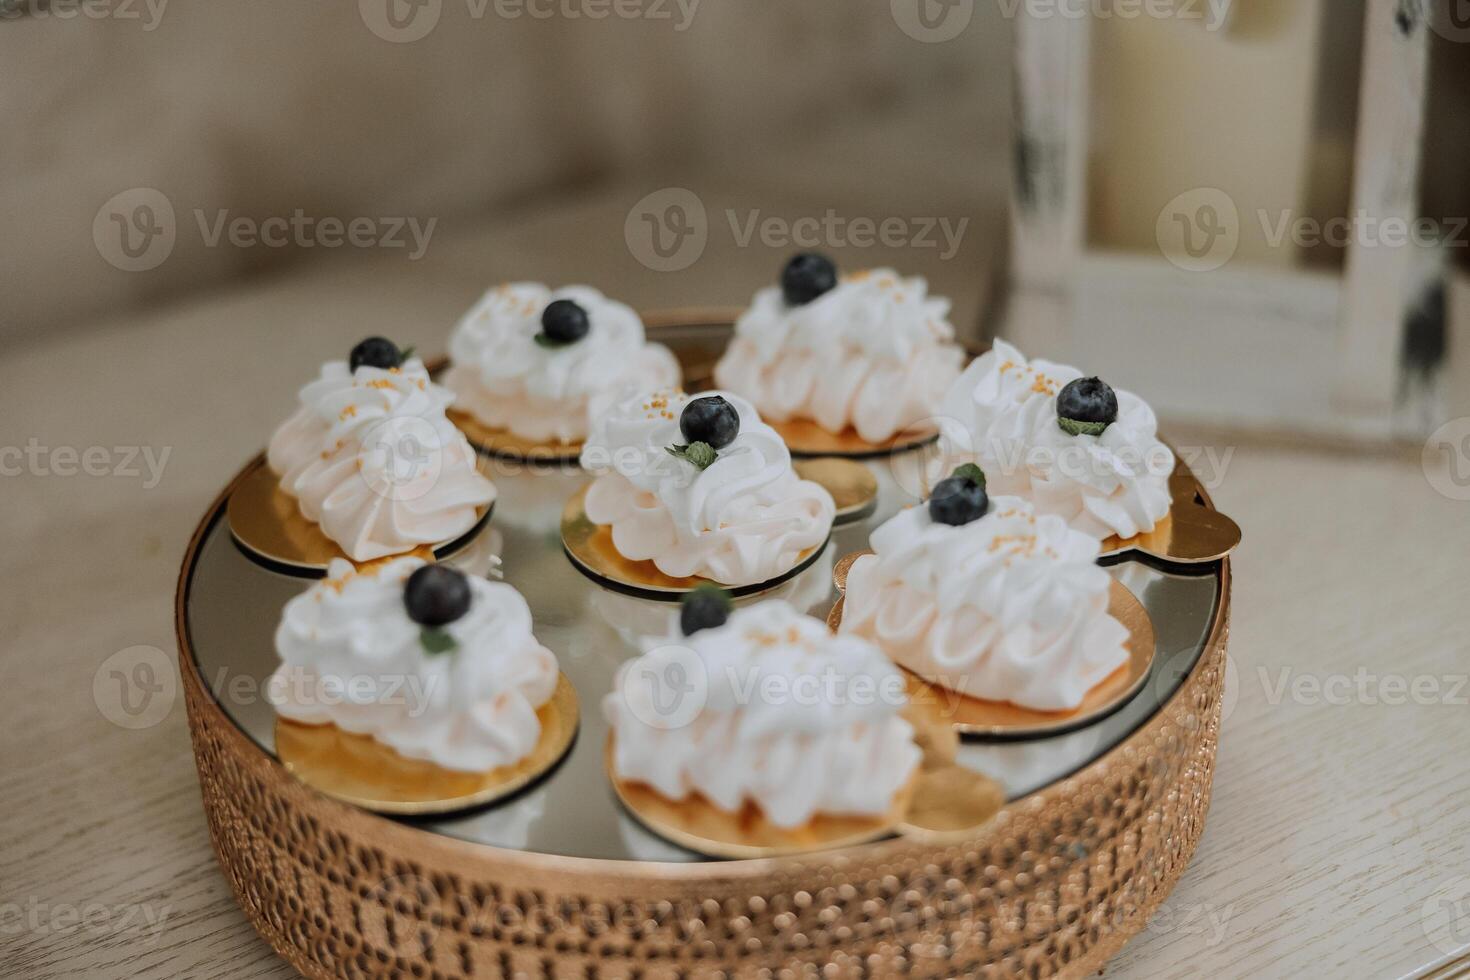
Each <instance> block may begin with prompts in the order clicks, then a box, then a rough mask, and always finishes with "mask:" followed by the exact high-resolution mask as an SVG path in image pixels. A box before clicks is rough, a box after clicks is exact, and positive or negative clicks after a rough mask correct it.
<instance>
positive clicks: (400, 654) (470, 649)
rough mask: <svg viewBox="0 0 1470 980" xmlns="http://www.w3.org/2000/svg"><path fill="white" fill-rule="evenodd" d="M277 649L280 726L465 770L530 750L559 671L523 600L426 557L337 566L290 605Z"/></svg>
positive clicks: (274, 697) (511, 760)
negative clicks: (327, 733) (331, 734)
mask: <svg viewBox="0 0 1470 980" xmlns="http://www.w3.org/2000/svg"><path fill="white" fill-rule="evenodd" d="M276 652H277V653H278V654H279V655H280V657H281V666H280V667H279V668H278V669H277V670H276V672H275V674H274V675H273V676H272V677H271V680H270V685H269V688H268V691H269V693H270V699H271V701H272V703H273V704H274V705H275V708H276V711H277V713H278V714H279V715H280V716H281V717H282V718H285V719H288V720H290V721H294V722H298V723H300V724H305V725H324V724H328V723H330V724H333V725H336V726H337V727H338V728H340V729H342V730H343V731H347V732H352V733H354V734H358V735H367V736H371V737H372V738H373V739H375V740H377V741H378V742H381V743H382V744H384V745H386V746H388V747H389V748H391V749H393V750H394V751H395V752H397V753H398V754H399V755H401V756H403V757H405V758H408V759H421V760H427V761H429V762H432V763H434V764H435V765H438V766H441V767H443V768H445V769H452V770H460V771H465V772H489V771H491V770H494V769H498V768H500V767H502V766H510V765H514V764H515V763H517V762H519V761H521V760H522V759H524V758H525V757H526V756H528V755H530V754H531V752H532V750H533V749H535V747H536V745H537V742H538V741H539V740H540V738H541V722H540V719H539V718H538V717H537V709H539V708H540V707H542V706H543V705H545V704H546V703H547V702H548V701H549V700H550V699H551V696H552V693H553V692H554V691H555V689H556V685H557V678H558V676H559V673H560V672H559V670H558V668H557V662H556V657H555V656H554V655H553V654H552V653H551V651H549V650H547V649H546V648H545V647H543V646H542V645H541V644H540V643H538V642H537V641H536V638H535V636H533V635H532V633H531V610H530V607H529V606H527V605H526V600H525V599H523V598H522V597H521V594H520V593H519V592H517V591H516V590H515V589H514V588H512V587H511V586H509V585H506V584H504V583H501V582H489V581H486V580H485V579H481V578H474V577H471V576H467V575H465V574H464V573H462V572H459V571H457V570H455V569H452V568H450V567H449V566H447V565H430V564H425V563H424V562H423V560H421V559H419V558H397V559H394V560H392V561H389V562H386V563H383V564H381V565H375V566H372V567H370V568H367V569H362V570H359V569H356V568H354V567H353V566H352V564H351V563H350V562H347V561H344V560H343V559H340V558H339V559H337V560H336V561H334V562H332V565H331V567H330V568H329V569H328V573H327V578H326V579H324V580H322V581H320V582H317V583H316V584H315V585H313V586H312V587H311V588H310V589H308V590H307V591H306V592H305V593H303V594H302V595H299V596H297V597H296V598H294V599H292V600H291V601H290V602H288V603H287V604H286V609H285V612H284V614H283V615H282V617H281V624H280V626H279V627H278V628H277V629H276Z"/></svg>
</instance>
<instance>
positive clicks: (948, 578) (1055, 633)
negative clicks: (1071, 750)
mask: <svg viewBox="0 0 1470 980" xmlns="http://www.w3.org/2000/svg"><path fill="white" fill-rule="evenodd" d="M872 544H873V550H874V554H872V555H865V556H863V557H862V558H859V559H858V560H857V561H856V562H855V563H854V564H853V566H852V569H851V570H850V571H849V573H848V578H847V598H846V601H845V602H844V605H843V613H842V626H841V628H840V632H841V634H842V635H844V636H860V637H864V638H866V639H869V640H872V641H873V642H875V643H877V644H878V646H879V647H880V648H882V650H883V652H884V653H886V654H887V655H888V656H889V657H891V658H893V660H895V661H896V662H897V663H899V664H902V665H903V666H905V667H907V668H909V669H910V670H912V671H913V672H914V673H916V674H918V675H920V676H921V677H924V678H925V679H927V680H930V681H932V682H934V683H936V684H939V685H940V686H942V687H947V688H949V689H951V690H955V691H959V692H960V693H961V694H965V695H968V696H970V697H974V698H982V699H984V700H988V701H1009V702H1011V703H1012V704H1018V705H1021V706H1022V707H1025V708H1032V709H1035V710H1038V711H1065V710H1071V709H1074V708H1076V707H1077V706H1078V705H1080V704H1081V703H1082V698H1083V695H1085V694H1086V693H1087V692H1088V691H1089V690H1090V689H1091V688H1093V687H1094V686H1096V685H1097V684H1098V683H1100V682H1101V681H1102V680H1104V679H1105V678H1107V676H1108V675H1109V674H1111V673H1113V671H1115V670H1117V669H1118V668H1119V667H1121V666H1122V665H1123V664H1124V662H1125V661H1126V660H1127V659H1128V651H1127V647H1126V643H1127V639H1128V631H1127V629H1126V628H1125V627H1124V626H1123V624H1122V623H1120V622H1118V620H1116V619H1114V618H1113V616H1112V615H1110V614H1109V613H1108V599H1109V590H1110V589H1111V582H1112V580H1111V578H1110V577H1109V576H1108V573H1107V572H1105V571H1103V570H1102V569H1101V568H1099V567H1098V566H1097V564H1096V559H1097V555H1098V551H1099V546H1098V541H1097V539H1096V538H1093V537H1090V536H1088V535H1086V534H1083V533H1081V532H1080V531H1074V530H1072V529H1070V528H1068V527H1067V525H1066V522H1065V521H1063V520H1062V519H1061V518H1060V517H1057V516H1055V515H1046V516H1037V514H1036V512H1035V511H1034V510H1033V509H1032V507H1031V506H1030V505H1029V504H1027V503H1026V502H1025V501H1023V500H1021V499H1019V498H1016V497H995V498H992V499H991V503H990V511H989V513H987V514H986V515H985V516H984V517H982V518H980V519H979V520H977V521H972V522H970V523H969V524H965V525H963V526H959V527H955V526H951V525H948V524H940V523H936V522H935V521H933V520H932V519H931V518H930V517H929V510H928V508H927V507H922V506H921V507H910V508H908V509H907V510H904V511H902V512H900V513H899V514H898V515H897V516H895V517H894V518H892V519H891V520H889V521H888V522H887V523H885V524H884V525H883V526H882V527H880V528H878V530H876V531H874V532H873V536H872Z"/></svg>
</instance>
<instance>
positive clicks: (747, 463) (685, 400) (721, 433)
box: [582, 392, 836, 586]
mask: <svg viewBox="0 0 1470 980" xmlns="http://www.w3.org/2000/svg"><path fill="white" fill-rule="evenodd" d="M582 465H583V466H584V467H585V468H587V469H589V470H592V471H593V472H596V473H600V474H601V475H600V476H598V477H597V479H596V480H595V481H594V482H593V483H592V486H591V487H590V488H589V489H588V491H587V498H586V503H585V506H586V513H587V517H588V519H589V520H591V521H592V523H594V524H599V525H607V526H610V527H611V533H612V543H613V546H614V547H615V548H616V549H617V552H618V554H620V555H622V556H623V557H624V558H628V559H631V560H633V561H652V562H653V563H654V564H655V565H656V566H657V567H658V570H659V571H660V572H662V573H663V574H665V575H669V576H673V577H675V578H686V577H700V578H706V579H711V580H713V581H715V582H719V583H721V584H722V585H730V586H745V585H755V584H758V583H762V582H769V581H771V580H773V579H776V578H778V577H779V576H781V575H783V574H785V573H786V572H788V571H790V570H791V569H792V568H794V567H796V565H797V564H798V562H799V561H800V560H801V558H802V556H803V554H804V553H806V552H808V551H809V549H812V548H817V547H820V546H821V545H822V544H823V543H824V542H825V541H826V540H827V536H828V535H829V534H830V533H831V530H832V520H833V516H834V514H835V512H836V506H835V505H834V504H833V502H832V495H831V494H829V493H828V492H827V491H826V490H825V489H824V488H823V487H821V486H819V485H818V484H816V483H812V482H811V481H808V480H802V479H800V478H798V477H797V475H796V472H795V471H794V470H793V469H792V468H791V453H790V452H789V451H788V450H787V448H786V444H785V443H784V442H782V441H781V437H780V436H778V435H777V434H776V432H775V431H774V430H773V429H772V428H771V427H770V426H768V425H766V424H765V423H764V422H762V421H761V420H760V416H759V415H757V414H756V411H755V409H754V408H752V407H751V405H750V403H749V402H747V401H746V400H745V399H743V398H740V397H737V396H735V395H729V394H722V393H720V392H706V393H704V394H701V395H694V396H690V395H686V394H683V393H680V392H660V393H656V394H643V395H635V396H632V397H630V398H627V399H625V400H623V401H621V402H618V403H616V404H614V405H612V406H611V407H610V408H609V409H608V410H607V411H606V412H605V413H603V414H602V415H601V416H600V417H599V418H597V420H596V421H595V423H594V425H593V428H592V434H591V436H590V438H589V439H588V440H587V444H586V446H585V447H584V448H583V450H582Z"/></svg>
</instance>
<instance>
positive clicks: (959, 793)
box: [603, 703, 1006, 859]
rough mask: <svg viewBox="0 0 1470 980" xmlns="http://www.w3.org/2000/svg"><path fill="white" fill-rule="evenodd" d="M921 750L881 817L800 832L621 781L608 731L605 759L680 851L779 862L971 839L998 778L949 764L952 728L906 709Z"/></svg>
mask: <svg viewBox="0 0 1470 980" xmlns="http://www.w3.org/2000/svg"><path fill="white" fill-rule="evenodd" d="M904 715H905V717H906V718H908V720H909V722H910V723H911V724H912V725H913V726H914V741H915V742H916V743H917V744H918V745H919V747H920V749H921V750H922V751H923V753H924V755H923V759H922V761H921V763H920V766H919V769H918V770H916V771H915V772H914V775H913V777H912V778H911V779H910V780H909V781H908V783H907V784H906V785H904V786H903V787H902V788H901V789H900V790H899V791H898V793H897V794H896V795H895V796H894V798H893V803H892V805H891V806H890V807H889V810H888V812H887V813H886V814H884V815H883V816H880V817H859V816H841V815H834V814H818V815H817V816H815V817H813V818H812V819H811V820H808V821H807V822H806V823H804V824H802V825H800V826H798V827H781V826H777V825H776V824H773V823H771V821H770V820H769V819H767V818H766V816H765V814H764V813H763V812H762V811H761V809H760V807H759V806H756V805H755V804H753V803H750V802H747V803H746V804H745V806H743V807H742V808H741V809H740V810H739V811H738V812H737V811H730V810H723V809H721V808H720V807H718V806H716V805H715V804H714V803H712V802H710V801H709V800H708V799H706V798H705V797H703V796H701V795H700V794H698V793H696V794H693V795H691V796H690V797H688V798H687V799H683V800H671V799H669V798H668V797H666V796H664V795H663V794H662V793H660V792H658V791H657V790H655V789H654V788H653V787H651V786H648V785H646V784H643V783H638V782H633V781H629V780H622V779H618V778H617V775H616V771H615V770H614V768H613V742H614V738H615V736H614V735H613V734H612V733H609V735H608V740H607V748H606V750H605V751H604V753H603V762H604V768H605V769H606V771H607V777H608V782H610V783H611V784H612V786H613V790H614V792H616V793H617V795H618V799H619V800H620V801H621V802H622V804H623V806H624V807H625V808H626V809H627V810H628V812H629V813H631V814H632V815H633V816H634V817H635V818H637V820H638V822H639V823H641V824H643V825H644V826H645V827H647V828H648V829H649V830H651V831H653V832H654V833H655V834H658V835H659V836H660V837H663V838H664V839H665V840H668V841H672V842H673V843H675V844H677V845H679V846H680V847H683V848H686V849H688V850H691V851H694V852H696V853H699V854H707V855H711V856H714V857H721V858H735V859H753V858H770V857H782V856H789V855H795V854H803V853H806V852H810V851H819V850H831V849H834V848H842V847H850V846H852V845H854V844H865V843H868V842H870V841H875V840H879V839H882V838H884V837H891V836H893V835H894V834H901V835H903V836H905V837H918V838H921V839H923V840H926V841H929V842H931V843H932V842H939V841H941V840H953V839H955V836H956V835H970V834H974V833H976V832H977V831H978V830H979V829H980V828H981V827H983V826H984V825H985V824H986V823H987V822H989V820H990V819H991V818H992V817H994V816H995V815H996V814H997V813H998V812H1000V809H1001V807H1003V806H1004V805H1005V802H1006V798H1005V791H1004V789H1003V788H1002V787H1001V785H1000V784H999V783H997V782H996V781H995V780H993V779H990V778H988V777H986V776H983V775H981V774H979V773H976V772H972V771H971V770H969V769H966V768H964V767H962V766H960V765H957V764H956V763H955V761H954V759H955V750H956V748H957V747H958V742H957V739H956V738H955V734H954V728H953V727H952V726H950V725H949V724H947V723H946V722H945V720H944V719H943V718H941V717H939V715H938V713H937V712H936V711H935V710H934V709H933V707H931V706H925V705H921V704H918V703H914V704H911V705H910V706H909V707H908V708H907V709H906V710H905V712H904Z"/></svg>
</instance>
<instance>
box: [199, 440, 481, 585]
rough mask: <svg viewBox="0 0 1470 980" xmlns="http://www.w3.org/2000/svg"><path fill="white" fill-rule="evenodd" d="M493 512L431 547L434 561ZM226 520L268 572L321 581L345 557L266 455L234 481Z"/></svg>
mask: <svg viewBox="0 0 1470 980" xmlns="http://www.w3.org/2000/svg"><path fill="white" fill-rule="evenodd" d="M494 508H495V505H494V503H493V502H492V503H491V504H490V505H489V506H487V507H483V508H480V510H479V511H478V513H479V517H478V519H477V520H476V521H475V524H474V526H473V527H471V528H470V529H469V530H468V531H466V532H465V533H464V534H461V535H459V536H458V537H456V538H453V539H452V540H449V541H442V542H440V543H439V544H436V545H434V547H433V556H434V557H435V558H448V557H450V556H451V555H453V554H455V553H456V552H458V551H459V550H460V549H462V548H464V546H465V545H467V544H469V543H470V541H472V540H474V537H475V535H477V534H479V533H480V531H481V530H482V529H483V528H484V527H485V523H486V522H487V521H488V520H489V519H490V512H491V511H492V510H494ZM225 517H226V519H227V520H228V521H229V522H230V535H231V536H232V537H233V538H234V539H235V543H236V544H238V545H239V546H240V548H241V550H242V551H244V552H245V553H246V554H247V555H249V556H250V557H251V558H253V559H254V560H256V561H258V562H260V563H261V564H263V565H265V566H266V567H267V568H273V569H275V570H277V571H284V572H289V573H291V574H295V575H308V576H321V575H323V574H325V572H326V570H327V566H328V565H330V564H331V563H332V560H333V559H336V558H347V555H346V553H344V552H343V551H342V549H341V548H339V547H338V546H337V543H336V542H335V541H333V540H332V539H331V538H329V537H327V536H326V534H324V533H323V532H322V529H321V527H320V526H319V525H317V524H316V523H315V522H314V521H309V520H307V519H306V518H305V517H303V516H302V514H301V509H300V508H299V507H298V506H297V504H296V500H295V499H294V498H292V497H291V496H290V495H288V494H287V493H286V492H285V491H283V490H282V489H281V481H280V479H279V478H278V477H277V476H276V474H275V473H273V472H271V468H270V467H269V466H267V465H266V462H265V457H264V456H262V457H260V458H259V459H257V460H256V461H255V463H253V464H252V465H251V467H250V468H249V469H248V470H247V471H246V472H245V473H244V474H243V475H242V476H241V478H240V479H239V480H238V481H237V482H236V484H235V488H234V490H233V491H232V492H231V493H230V497H229V501H228V503H227V504H226V507H225ZM420 550H427V547H425V548H424V549H415V551H414V552H413V553H415V554H416V553H418V552H419V551H420ZM392 557H399V556H392ZM348 560H349V561H351V559H350V558H349V559H348ZM354 564H358V565H360V564H363V563H361V562H354Z"/></svg>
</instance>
